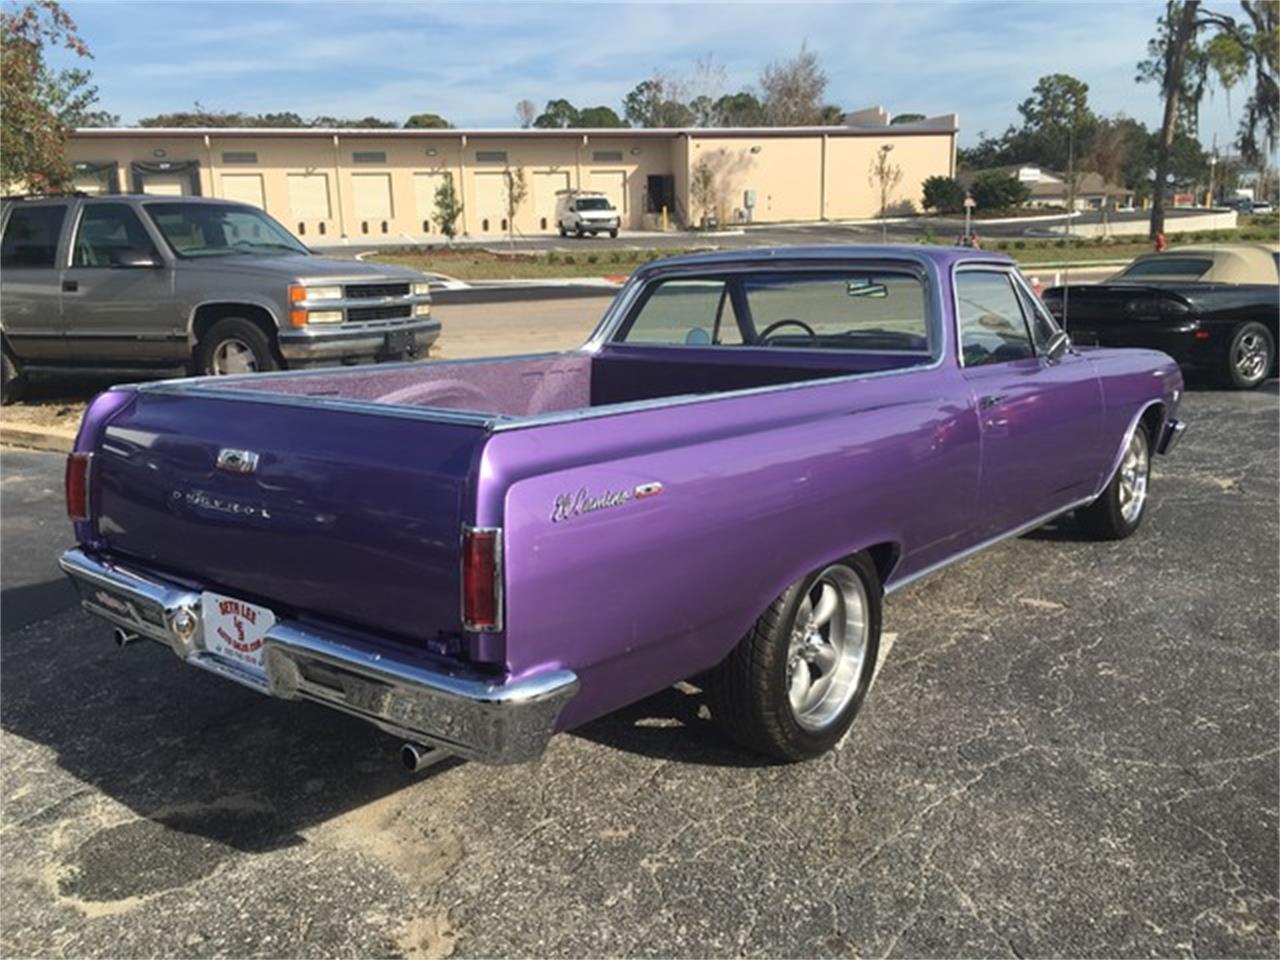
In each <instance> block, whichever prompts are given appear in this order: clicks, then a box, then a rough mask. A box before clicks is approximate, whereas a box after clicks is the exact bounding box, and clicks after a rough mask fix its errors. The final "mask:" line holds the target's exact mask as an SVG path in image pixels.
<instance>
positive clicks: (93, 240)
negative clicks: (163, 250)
mask: <svg viewBox="0 0 1280 960" xmlns="http://www.w3.org/2000/svg"><path fill="white" fill-rule="evenodd" d="M125 251H138V252H140V253H149V254H151V255H153V256H156V257H157V259H158V254H157V253H156V248H155V244H153V243H152V242H151V238H150V237H149V236H148V235H147V230H146V227H144V226H143V225H142V221H141V220H140V219H138V215H137V214H136V213H134V212H133V209H132V208H131V207H129V206H128V205H127V204H123V203H93V204H87V205H86V206H85V208H84V213H83V214H82V215H81V217H80V226H79V228H78V229H77V231H76V243H75V252H74V254H73V256H72V260H71V265H72V266H73V267H110V266H111V265H112V263H113V261H114V257H115V255H117V254H120V253H124V252H125Z"/></svg>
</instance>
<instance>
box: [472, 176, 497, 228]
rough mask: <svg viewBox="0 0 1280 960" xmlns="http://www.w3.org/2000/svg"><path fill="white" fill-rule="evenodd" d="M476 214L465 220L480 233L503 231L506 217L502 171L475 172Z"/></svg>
mask: <svg viewBox="0 0 1280 960" xmlns="http://www.w3.org/2000/svg"><path fill="white" fill-rule="evenodd" d="M475 179H476V215H475V217H471V216H468V217H467V222H468V223H469V224H471V225H472V226H473V228H474V229H476V230H478V231H479V232H480V233H505V232H506V229H507V228H506V227H505V226H504V225H503V224H504V223H505V221H506V219H507V175H506V174H505V173H503V172H502V171H495V172H493V173H477V174H476V175H475Z"/></svg>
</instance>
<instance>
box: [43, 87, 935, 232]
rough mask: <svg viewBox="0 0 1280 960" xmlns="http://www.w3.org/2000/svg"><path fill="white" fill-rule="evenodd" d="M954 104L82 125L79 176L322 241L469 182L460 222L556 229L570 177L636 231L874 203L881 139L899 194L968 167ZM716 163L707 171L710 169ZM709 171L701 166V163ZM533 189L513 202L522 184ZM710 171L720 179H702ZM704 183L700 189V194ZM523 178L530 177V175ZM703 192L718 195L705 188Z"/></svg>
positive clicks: (910, 199) (408, 212) (383, 226)
mask: <svg viewBox="0 0 1280 960" xmlns="http://www.w3.org/2000/svg"><path fill="white" fill-rule="evenodd" d="M956 132H957V131H956V118H955V117H954V116H953V115H948V116H944V117H937V118H932V119H930V120H925V121H919V122H917V123H912V124H902V125H897V126H890V125H889V123H888V115H887V114H885V113H884V112H883V111H880V110H872V111H864V112H862V113H860V114H855V115H853V116H852V117H851V118H850V125H848V126H839V127H803V128H794V127H792V128H744V129H702V128H698V129H681V130H666V129H664V130H653V129H644V130H639V129H620V130H613V129H608V130H594V129H593V130H321V129H280V130H274V129H273V130H263V129H147V128H137V129H134V128H129V129H85V130H79V131H76V132H75V133H74V134H73V135H72V136H71V138H70V143H69V148H68V149H69V152H70V158H71V160H72V162H73V163H74V165H75V170H76V186H77V188H78V189H81V190H84V191H86V192H94V193H113V192H147V193H167V194H199V195H201V196H206V197H225V198H228V199H235V200H242V201H247V202H249V203H253V204H257V205H258V206H260V207H263V208H264V209H266V210H267V211H268V212H269V213H271V214H272V215H273V216H274V217H276V218H277V219H278V220H280V221H281V222H282V223H284V224H285V225H287V226H288V227H289V228H290V229H291V230H293V231H294V232H295V233H297V234H298V235H299V236H301V237H303V238H304V239H305V240H307V241H308V242H312V243H323V242H324V241H326V240H329V241H332V240H339V239H343V238H347V239H351V240H357V241H358V240H361V239H370V240H374V239H376V240H395V239H405V240H422V239H430V238H433V237H436V236H438V235H439V224H438V221H437V219H436V191H437V190H438V188H439V187H440V185H441V184H442V183H443V182H444V181H445V179H446V178H452V179H453V182H454V184H455V187H456V188H458V189H459V191H460V194H461V196H460V199H461V201H462V215H461V218H460V220H459V224H458V228H459V233H460V234H463V235H467V236H472V237H485V236H494V237H497V236H501V235H504V234H506V233H507V232H508V230H509V229H510V228H511V227H512V226H514V230H515V231H516V232H517V233H518V234H525V235H536V234H545V233H550V232H554V231H555V230H556V223H555V208H556V195H557V192H559V191H563V190H570V189H576V190H594V191H599V192H601V193H604V194H607V195H608V196H609V197H610V198H611V199H612V201H613V204H614V206H615V207H616V208H617V209H618V210H619V212H620V214H621V221H622V227H623V229H624V230H628V229H630V230H637V229H658V228H660V227H661V225H662V222H663V216H664V210H665V215H666V219H667V221H668V222H669V223H670V224H672V225H673V226H678V225H689V224H696V223H699V222H701V220H702V218H703V217H704V216H715V217H717V218H718V219H719V221H720V222H721V223H734V222H743V221H754V222H781V221H821V220H845V219H857V218H863V217H873V216H876V215H878V214H879V212H880V188H879V186H878V184H877V182H876V181H875V178H874V176H873V167H875V166H876V160H877V156H878V155H879V152H880V151H882V150H885V148H888V154H887V158H886V159H887V163H888V165H889V166H890V167H896V168H897V169H898V170H899V171H900V178H899V179H898V180H897V183H896V184H895V185H894V186H893V188H892V190H891V191H890V193H889V204H888V206H889V208H890V210H893V211H906V210H908V209H911V208H918V207H919V205H920V192H921V184H922V183H923V181H924V180H925V179H926V178H927V177H930V176H934V175H939V174H940V175H946V176H950V175H954V173H955V141H956ZM707 171H709V174H708V172H707ZM699 174H701V176H700V177H699ZM520 179H523V182H524V194H525V195H524V198H523V200H522V201H521V202H520V203H519V204H518V205H517V206H516V209H515V216H514V225H512V224H510V223H509V222H508V221H509V220H510V219H512V218H511V216H510V203H509V200H510V193H511V189H512V183H513V182H518V181H519V180H520ZM698 180H701V181H702V182H703V183H708V182H709V183H710V184H711V185H712V189H711V190H710V191H709V193H710V197H709V198H708V197H707V193H708V191H704V190H698V189H697V188H696V186H694V183H695V182H696V181H698ZM691 190H692V191H693V195H691ZM516 192H517V193H519V190H518V188H517V190H516ZM704 201H705V202H704Z"/></svg>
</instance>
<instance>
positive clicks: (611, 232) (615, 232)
mask: <svg viewBox="0 0 1280 960" xmlns="http://www.w3.org/2000/svg"><path fill="white" fill-rule="evenodd" d="M609 236H610V237H612V238H613V239H614V240H617V239H618V231H617V230H610V231H609Z"/></svg>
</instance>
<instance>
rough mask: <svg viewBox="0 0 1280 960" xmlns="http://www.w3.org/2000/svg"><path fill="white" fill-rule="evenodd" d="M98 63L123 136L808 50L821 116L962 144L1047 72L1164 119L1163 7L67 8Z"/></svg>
mask: <svg viewBox="0 0 1280 960" xmlns="http://www.w3.org/2000/svg"><path fill="white" fill-rule="evenodd" d="M65 5H66V8H67V9H68V11H69V12H71V14H72V15H73V16H74V17H75V19H76V20H77V22H78V24H79V26H80V29H81V33H82V34H83V36H84V37H85V39H86V40H87V41H88V43H89V45H90V47H91V49H92V50H93V52H94V55H95V60H94V62H93V63H92V65H91V66H92V69H93V71H94V75H95V78H96V82H97V83H98V85H99V87H100V89H101V94H102V100H103V106H104V107H105V108H106V109H109V110H112V111H113V112H116V113H119V114H120V115H121V117H122V119H123V121H124V122H125V123H132V122H133V121H135V120H137V118H139V117H142V116H147V115H148V114H154V113H160V112H166V111H173V110H183V109H189V108H190V107H191V106H192V104H193V103H194V102H196V101H199V102H200V103H201V104H203V105H204V106H205V107H208V108H211V109H224V110H243V111H247V112H265V111H279V110H293V111H295V112H297V113H300V114H302V115H303V116H310V115H318V114H328V115H334V116H353V117H356V116H365V115H368V114H374V115H377V116H384V117H387V118H389V119H396V120H399V121H403V120H404V118H405V117H406V116H408V115H409V114H410V113H415V112H421V111H430V112H435V113H440V114H443V115H444V116H446V117H448V118H449V119H450V120H452V121H453V122H454V123H455V124H457V125H458V126H474V127H487V126H511V125H514V124H515V114H514V105H515V103H516V101H517V100H520V99H522V98H525V97H527V98H528V99H530V100H533V101H534V102H535V103H537V104H538V105H539V107H541V105H542V104H543V103H545V101H547V100H548V99H550V98H553V97H566V98H568V99H569V100H571V101H572V102H573V103H575V104H576V105H578V106H588V105H595V104H599V103H603V104H606V105H608V106H611V107H613V108H614V109H615V110H618V111H619V112H621V108H620V103H621V100H622V97H623V96H624V95H625V94H626V93H627V91H628V90H630V89H631V87H633V86H634V85H635V84H636V83H637V82H638V81H640V80H642V79H644V78H645V77H646V76H649V75H650V74H651V73H652V72H653V71H654V70H655V69H660V70H664V71H673V72H676V73H680V72H688V71H690V70H691V69H692V67H693V65H694V63H695V61H696V60H697V58H698V57H700V56H704V55H706V54H707V53H712V54H714V57H715V60H716V61H717V62H719V63H721V64H723V65H724V67H725V69H726V71H727V77H728V82H727V87H728V89H730V90H733V89H738V88H739V87H740V86H743V85H747V84H752V83H754V82H755V79H756V77H757V76H758V75H759V72H760V68H761V67H762V66H763V65H764V64H766V63H768V62H769V61H771V60H775V59H779V58H785V57H788V56H790V55H792V54H794V53H795V52H796V50H798V49H799V47H800V44H801V43H802V42H806V41H807V42H808V44H809V45H810V47H812V48H813V49H815V50H816V51H817V52H818V53H819V55H820V57H821V59H822V62H823V65H824V66H825V68H826V70H827V74H828V76H829V78H830V84H829V86H828V98H827V99H828V100H830V101H832V102H835V103H839V104H841V105H842V106H844V107H845V108H846V109H850V110H852V109H857V108H861V107H866V106H871V105H875V104H880V105H883V106H884V107H886V108H887V109H888V110H890V111H891V112H894V113H901V112H919V113H926V114H934V113H949V112H957V113H959V114H960V125H961V142H962V143H964V144H971V143H973V142H975V141H976V139H977V137H978V134H979V132H980V131H982V130H987V131H989V132H998V131H1002V130H1003V129H1004V128H1005V127H1006V126H1007V125H1008V124H1009V123H1011V122H1013V121H1014V120H1015V118H1016V107H1017V104H1018V103H1019V102H1020V101H1021V100H1022V99H1023V98H1024V97H1026V96H1027V94H1028V92H1029V91H1030V89H1031V87H1032V85H1033V84H1034V83H1035V81H1036V79H1037V78H1038V77H1040V76H1041V75H1043V74H1047V73H1055V72H1066V73H1071V74H1074V75H1075V76H1077V77H1080V78H1081V79H1083V80H1085V81H1086V82H1087V83H1088V84H1089V87H1090V98H1091V101H1092V103H1093V105H1094V108H1095V109H1096V110H1098V111H1100V112H1103V113H1107V114H1114V113H1119V112H1123V113H1126V114H1128V115H1129V116H1133V117H1136V118H1138V119H1140V120H1143V121H1144V122H1146V123H1147V124H1148V125H1154V124H1156V123H1158V122H1159V116H1160V105H1159V102H1158V95H1157V92H1156V90H1155V88H1154V87H1152V86H1150V85H1142V86H1138V85H1136V84H1135V83H1134V65H1135V64H1136V63H1137V62H1138V60H1140V59H1141V58H1142V57H1143V56H1144V52H1145V46H1146V41H1147V38H1148V37H1149V36H1150V35H1151V33H1152V30H1153V27H1154V24H1155V20H1156V18H1157V16H1158V15H1159V12H1160V10H1161V9H1162V8H1163V3H1160V2H1147V0H1141V2H1138V0H1134V2H1115V0H1112V2H1103V3H1093V2H1083V0H1075V2H1070V3H1065V2H1063V3H1059V2H1050V0H1023V2H1011V3H987V2H980V0H964V2H950V3H940V2H928V3H926V2H900V3H825V4H802V3H718V4H716V3H710V4H708V3H700V4H693V3H689V4H657V3H612V4H605V3H590V4H588V3H568V4H565V3H494V2H483V0H481V2H471V3H426V2H400V3H371V2H355V0H347V2H329V3H320V2H313V3H307V4H294V3H289V2H272V3H251V2H235V0H218V2H201V0H184V2H178V0H171V2H160V0H152V2H147V3H134V2H127V0H110V2H108V0H90V2H84V0H81V2H68V3H66V4H65ZM1244 97H1245V91H1243V90H1239V89H1238V90H1237V91H1236V92H1235V93H1234V95H1233V96H1232V98H1231V104H1230V106H1231V108H1232V109H1231V111H1230V112H1229V111H1228V109H1227V106H1228V104H1227V99H1226V97H1225V96H1224V95H1223V94H1222V92H1221V91H1218V92H1216V93H1215V94H1214V96H1213V98H1212V99H1207V100H1206V102H1205V105H1204V108H1203V116H1202V120H1201V136H1202V140H1203V141H1204V142H1205V144H1206V145H1208V144H1209V143H1210V141H1211V139H1212V136H1213V133H1214V132H1217V134H1218V137H1219V143H1220V144H1221V145H1222V146H1225V145H1226V144H1228V143H1229V142H1230V140H1231V139H1232V136H1233V133H1234V129H1235V124H1236V120H1237V119H1238V117H1239V112H1240V106H1241V104H1242V103H1243V101H1244Z"/></svg>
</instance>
